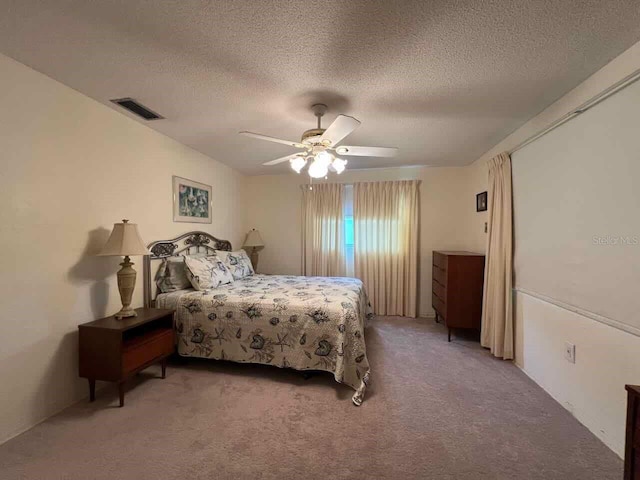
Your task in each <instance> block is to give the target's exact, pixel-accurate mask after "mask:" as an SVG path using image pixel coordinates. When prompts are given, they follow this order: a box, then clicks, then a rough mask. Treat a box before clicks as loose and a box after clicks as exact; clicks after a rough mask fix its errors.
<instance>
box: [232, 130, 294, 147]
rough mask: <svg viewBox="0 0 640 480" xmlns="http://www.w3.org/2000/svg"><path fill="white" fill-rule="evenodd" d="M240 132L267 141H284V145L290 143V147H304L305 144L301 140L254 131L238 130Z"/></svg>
mask: <svg viewBox="0 0 640 480" xmlns="http://www.w3.org/2000/svg"><path fill="white" fill-rule="evenodd" d="M238 133H240V135H244V136H246V137H252V138H257V139H258V140H266V141H267V142H275V143H282V144H283V145H289V146H290V147H295V148H304V145H302V144H301V143H300V142H292V141H290V140H282V139H281V138H274V137H269V136H268V135H261V134H259V133H253V132H238Z"/></svg>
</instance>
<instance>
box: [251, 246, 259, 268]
mask: <svg viewBox="0 0 640 480" xmlns="http://www.w3.org/2000/svg"><path fill="white" fill-rule="evenodd" d="M249 258H250V259H251V264H252V265H253V270H254V271H255V272H256V273H258V249H257V248H256V247H252V249H251V255H249Z"/></svg>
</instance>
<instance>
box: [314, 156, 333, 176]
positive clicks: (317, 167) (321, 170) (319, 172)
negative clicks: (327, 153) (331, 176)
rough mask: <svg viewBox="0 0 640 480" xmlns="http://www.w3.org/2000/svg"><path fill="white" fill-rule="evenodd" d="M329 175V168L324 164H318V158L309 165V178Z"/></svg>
mask: <svg viewBox="0 0 640 480" xmlns="http://www.w3.org/2000/svg"><path fill="white" fill-rule="evenodd" d="M328 173H329V166H328V165H326V164H325V163H322V162H319V161H318V157H317V156H316V159H315V160H314V161H313V162H312V163H311V165H309V176H310V177H311V178H322V177H326V176H327V174H328Z"/></svg>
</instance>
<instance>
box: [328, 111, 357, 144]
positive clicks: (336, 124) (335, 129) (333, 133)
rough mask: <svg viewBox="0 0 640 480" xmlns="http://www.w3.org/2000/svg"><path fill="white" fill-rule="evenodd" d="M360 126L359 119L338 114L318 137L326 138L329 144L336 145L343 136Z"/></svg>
mask: <svg viewBox="0 0 640 480" xmlns="http://www.w3.org/2000/svg"><path fill="white" fill-rule="evenodd" d="M359 126H360V120H356V119H355V118H353V117H348V116H346V115H338V116H337V117H336V119H335V120H334V121H333V123H332V124H331V125H329V128H327V130H325V132H324V133H323V134H322V136H321V137H320V141H321V142H322V141H323V140H328V141H330V142H331V146H334V147H335V146H336V145H337V144H338V143H340V140H342V139H343V138H344V137H346V136H347V135H349V134H350V133H351V132H353V131H354V130H355V129H356V128H358V127H359Z"/></svg>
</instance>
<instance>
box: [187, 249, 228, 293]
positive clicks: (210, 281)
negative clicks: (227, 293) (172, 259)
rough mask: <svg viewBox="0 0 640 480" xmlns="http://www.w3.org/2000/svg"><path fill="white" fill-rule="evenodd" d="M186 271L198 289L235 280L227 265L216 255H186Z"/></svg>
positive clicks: (207, 288)
mask: <svg viewBox="0 0 640 480" xmlns="http://www.w3.org/2000/svg"><path fill="white" fill-rule="evenodd" d="M184 262H185V267H186V268H185V273H186V275H187V278H188V279H189V281H190V282H191V285H192V286H193V288H195V289H196V290H209V289H211V288H216V287H217V286H218V285H224V284H226V283H231V282H233V276H232V275H231V272H230V271H229V269H228V268H227V267H226V265H225V264H224V263H223V262H222V261H221V260H220V259H219V258H218V257H216V256H209V257H201V258H193V257H185V259H184Z"/></svg>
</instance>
